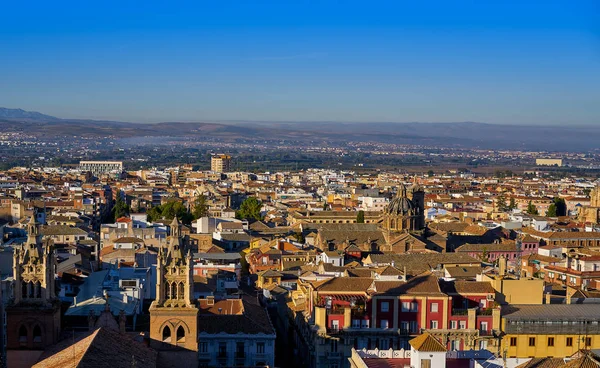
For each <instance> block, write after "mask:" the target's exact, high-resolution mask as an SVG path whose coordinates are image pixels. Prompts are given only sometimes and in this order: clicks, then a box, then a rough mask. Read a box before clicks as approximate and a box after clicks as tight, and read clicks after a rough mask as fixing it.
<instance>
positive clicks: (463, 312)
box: [452, 308, 469, 316]
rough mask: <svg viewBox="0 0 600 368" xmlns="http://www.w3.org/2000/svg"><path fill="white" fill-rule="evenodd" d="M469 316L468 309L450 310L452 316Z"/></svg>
mask: <svg viewBox="0 0 600 368" xmlns="http://www.w3.org/2000/svg"><path fill="white" fill-rule="evenodd" d="M468 314H469V310H468V309H460V308H453V309H452V315H453V316H466V315H468Z"/></svg>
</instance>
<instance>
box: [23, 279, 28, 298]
mask: <svg viewBox="0 0 600 368" xmlns="http://www.w3.org/2000/svg"><path fill="white" fill-rule="evenodd" d="M28 284H29V283H28V282H23V281H21V298H23V299H25V298H27V295H28V294H27V285H28Z"/></svg>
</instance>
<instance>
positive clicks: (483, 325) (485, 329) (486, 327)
mask: <svg viewBox="0 0 600 368" xmlns="http://www.w3.org/2000/svg"><path fill="white" fill-rule="evenodd" d="M479 330H480V331H487V330H488V324H487V322H481V325H480V326H479Z"/></svg>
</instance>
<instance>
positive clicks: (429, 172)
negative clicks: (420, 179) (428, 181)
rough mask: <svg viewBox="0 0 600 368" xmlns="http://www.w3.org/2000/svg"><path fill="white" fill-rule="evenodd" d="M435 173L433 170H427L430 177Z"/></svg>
mask: <svg viewBox="0 0 600 368" xmlns="http://www.w3.org/2000/svg"><path fill="white" fill-rule="evenodd" d="M433 174H434V172H433V170H429V171H427V176H429V177H430V178H431V177H432V176H433Z"/></svg>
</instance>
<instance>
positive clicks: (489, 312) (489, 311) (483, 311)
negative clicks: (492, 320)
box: [477, 308, 494, 316]
mask: <svg viewBox="0 0 600 368" xmlns="http://www.w3.org/2000/svg"><path fill="white" fill-rule="evenodd" d="M493 313H494V309H493V308H485V309H481V308H478V309H477V315H478V316H491V315H492V314H493Z"/></svg>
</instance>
